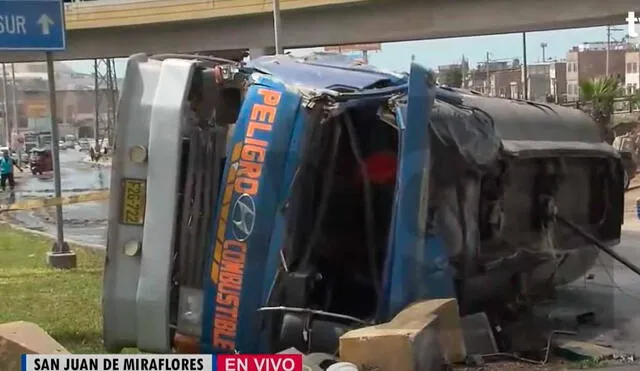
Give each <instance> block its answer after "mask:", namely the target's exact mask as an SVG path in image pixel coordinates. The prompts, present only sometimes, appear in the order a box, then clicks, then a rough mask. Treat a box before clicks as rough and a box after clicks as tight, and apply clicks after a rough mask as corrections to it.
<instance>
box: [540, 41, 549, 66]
mask: <svg viewBox="0 0 640 371" xmlns="http://www.w3.org/2000/svg"><path fill="white" fill-rule="evenodd" d="M547 46H549V45H548V44H547V43H540V47H541V48H542V62H546V61H547V56H546V54H545V50H546V49H547Z"/></svg>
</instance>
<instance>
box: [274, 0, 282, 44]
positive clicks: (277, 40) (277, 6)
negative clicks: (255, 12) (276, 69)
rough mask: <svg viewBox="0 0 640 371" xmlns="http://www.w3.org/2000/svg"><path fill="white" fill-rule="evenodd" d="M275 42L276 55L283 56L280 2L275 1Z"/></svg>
mask: <svg viewBox="0 0 640 371" xmlns="http://www.w3.org/2000/svg"><path fill="white" fill-rule="evenodd" d="M273 40H274V44H275V45H274V46H275V47H276V55H278V54H282V45H280V0H273Z"/></svg>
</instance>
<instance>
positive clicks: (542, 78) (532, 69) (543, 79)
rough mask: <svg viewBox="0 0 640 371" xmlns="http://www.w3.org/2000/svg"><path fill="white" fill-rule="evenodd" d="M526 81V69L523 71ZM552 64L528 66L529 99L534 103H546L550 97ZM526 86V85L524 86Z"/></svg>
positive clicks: (522, 75)
mask: <svg viewBox="0 0 640 371" xmlns="http://www.w3.org/2000/svg"><path fill="white" fill-rule="evenodd" d="M521 71H522V74H521V77H522V81H524V79H525V76H524V69H521ZM550 71H551V64H550V63H536V64H528V65H527V76H526V79H527V98H528V99H529V100H532V101H538V102H544V101H546V99H547V96H549V95H550V93H551V92H550V80H551V74H550ZM523 85H524V84H523Z"/></svg>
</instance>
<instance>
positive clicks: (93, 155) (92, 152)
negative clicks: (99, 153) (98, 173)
mask: <svg viewBox="0 0 640 371" xmlns="http://www.w3.org/2000/svg"><path fill="white" fill-rule="evenodd" d="M89 157H91V162H95V161H96V150H95V149H94V148H93V147H91V148H89Z"/></svg>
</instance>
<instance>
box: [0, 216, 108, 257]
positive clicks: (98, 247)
mask: <svg viewBox="0 0 640 371" xmlns="http://www.w3.org/2000/svg"><path fill="white" fill-rule="evenodd" d="M0 225H8V226H9V227H11V229H15V230H17V231H20V232H24V233H29V234H33V235H36V236H39V237H46V238H48V239H50V240H51V241H54V242H55V241H56V236H54V235H52V234H49V233H46V232H41V231H36V230H33V229H29V228H25V227H20V226H18V225H16V224H14V223H11V222H9V221H6V220H0ZM65 242H67V243H68V244H69V245H74V246H76V247H78V248H81V249H89V250H100V251H104V250H106V246H102V245H96V244H92V243H86V242H80V241H74V240H67V239H65Z"/></svg>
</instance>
